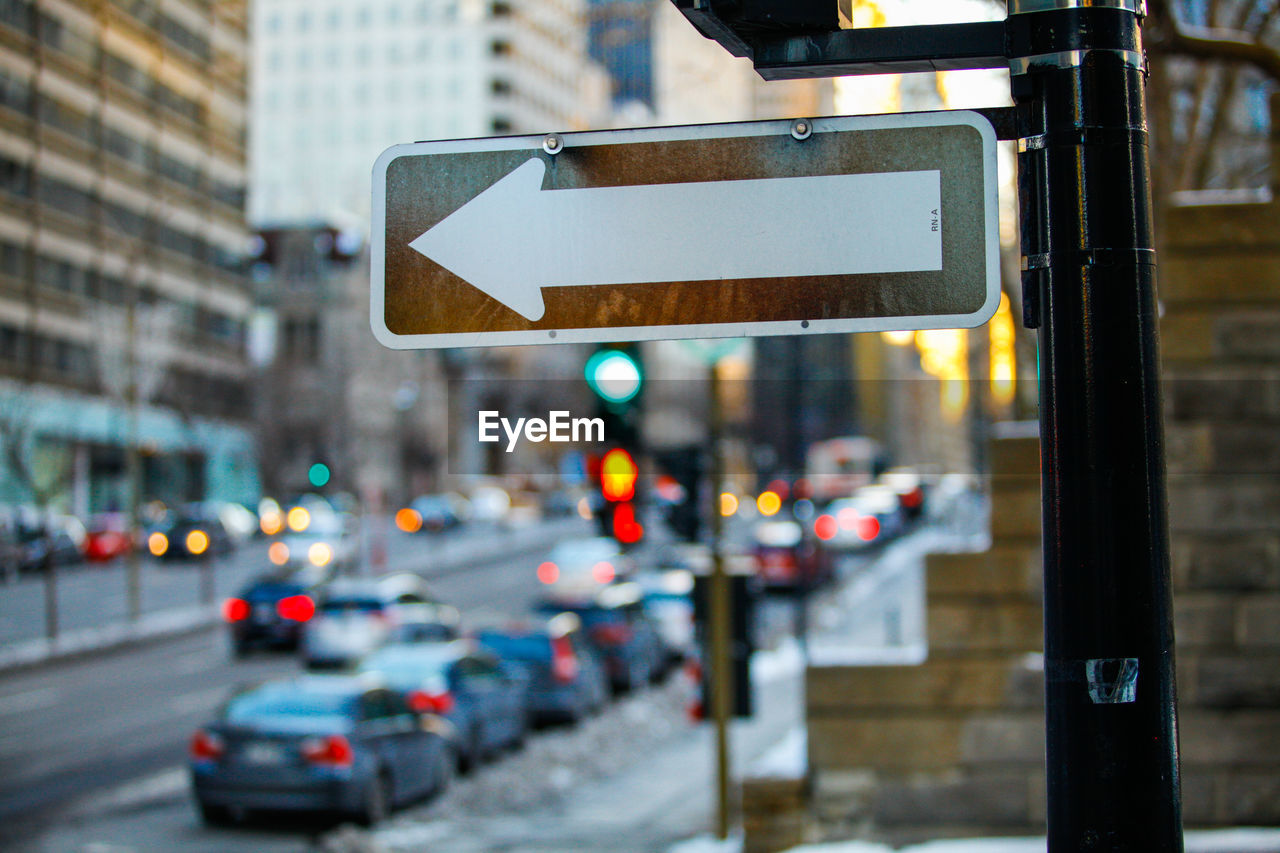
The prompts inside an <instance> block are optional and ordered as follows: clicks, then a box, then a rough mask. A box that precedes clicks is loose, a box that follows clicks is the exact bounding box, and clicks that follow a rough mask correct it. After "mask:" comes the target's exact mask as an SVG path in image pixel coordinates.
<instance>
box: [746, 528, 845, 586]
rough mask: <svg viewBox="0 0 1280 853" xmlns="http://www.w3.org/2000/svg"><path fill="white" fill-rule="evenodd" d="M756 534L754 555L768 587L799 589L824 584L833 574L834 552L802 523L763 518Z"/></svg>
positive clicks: (761, 580)
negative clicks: (806, 529)
mask: <svg viewBox="0 0 1280 853" xmlns="http://www.w3.org/2000/svg"><path fill="white" fill-rule="evenodd" d="M752 536H753V539H754V543H753V545H752V547H751V555H752V559H753V560H754V562H755V568H756V575H757V577H759V578H760V582H761V583H762V584H763V585H764V587H765V589H767V590H772V591H774V592H797V591H800V590H805V589H812V588H814V587H817V586H821V585H822V584H824V583H826V582H828V581H829V580H831V578H832V577H833V574H834V563H833V561H832V559H831V553H830V551H828V550H827V548H826V547H825V546H824V545H823V544H821V543H819V542H816V541H814V540H813V539H812V538H810V537H808V536H806V535H805V531H804V528H803V527H801V525H800V524H799V522H795V521H789V520H783V521H762V522H760V523H759V524H757V525H756V526H755V528H754V529H753V530H752Z"/></svg>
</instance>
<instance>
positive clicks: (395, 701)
mask: <svg viewBox="0 0 1280 853" xmlns="http://www.w3.org/2000/svg"><path fill="white" fill-rule="evenodd" d="M441 729H442V727H441V725H440V724H439V721H437V720H433V719H431V718H429V717H424V716H422V715H419V714H416V713H414V712H413V711H412V710H411V709H410V708H409V706H408V704H407V703H406V702H405V700H404V698H403V697H402V696H401V695H400V694H399V693H397V692H395V691H394V690H389V689H387V688H386V687H383V686H380V685H377V684H375V683H371V682H370V681H369V680H368V679H362V678H354V677H350V676H338V675H324V676H316V675H305V676H301V677H298V678H294V679H291V680H287V681H275V682H269V683H267V684H263V685H260V686H257V687H253V688H251V689H249V690H247V691H245V692H243V693H240V694H239V695H237V696H235V697H234V698H232V699H231V700H230V701H229V702H227V703H226V704H225V705H224V706H223V707H222V709H221V710H220V711H219V712H218V714H217V716H216V718H215V719H214V720H212V721H211V722H209V723H208V724H206V725H204V726H202V727H200V728H199V729H197V730H196V732H195V734H194V735H193V736H192V738H191V744H190V769H191V785H192V792H193V793H194V795H195V800H196V805H197V807H198V808H199V810H200V815H201V817H202V818H203V819H204V821H205V822H206V823H211V824H221V823H226V822H229V821H230V820H232V819H233V818H235V817H238V816H241V815H243V814H244V813H246V812H248V811H250V810H255V809H268V810H291V811H315V812H324V813H326V814H331V813H337V814H340V815H347V816H350V817H352V818H355V819H356V820H359V821H360V822H362V823H366V824H372V823H376V822H377V821H379V820H381V819H382V818H383V817H385V816H386V815H387V814H388V813H389V811H390V810H391V809H392V808H394V807H395V806H398V805H401V804H404V803H408V802H411V801H412V800H415V799H418V798H420V797H424V796H426V795H428V794H432V793H435V792H438V791H440V790H442V789H443V788H444V787H445V786H446V785H447V784H448V782H449V779H450V778H451V776H452V773H453V756H452V754H451V752H450V749H449V745H448V742H447V741H446V740H445V738H444V737H443V734H442V730H441Z"/></svg>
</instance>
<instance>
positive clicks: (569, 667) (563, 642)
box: [551, 637, 578, 684]
mask: <svg viewBox="0 0 1280 853" xmlns="http://www.w3.org/2000/svg"><path fill="white" fill-rule="evenodd" d="M551 677H552V678H554V679H555V680H556V681H558V682H559V683H561V684H569V683H570V682H572V681H573V680H574V679H576V678H577V677H578V658H577V656H576V655H574V653H573V645H572V644H571V643H570V642H569V638H568V637H553V638H552V639H551Z"/></svg>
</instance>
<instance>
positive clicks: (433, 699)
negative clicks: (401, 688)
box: [408, 690, 454, 714]
mask: <svg viewBox="0 0 1280 853" xmlns="http://www.w3.org/2000/svg"><path fill="white" fill-rule="evenodd" d="M408 699H409V707H410V708H412V709H413V710H415V711H417V712H418V713H419V714H447V713H449V712H450V711H452V710H453V704H454V702H453V694H452V693H450V692H449V691H447V690H445V691H442V692H440V693H428V692H427V691H425V690H415V691H413V692H412V693H410V694H409V696H408Z"/></svg>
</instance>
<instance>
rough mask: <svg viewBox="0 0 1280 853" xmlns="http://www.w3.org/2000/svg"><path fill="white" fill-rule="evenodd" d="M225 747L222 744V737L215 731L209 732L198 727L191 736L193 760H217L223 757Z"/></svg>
mask: <svg viewBox="0 0 1280 853" xmlns="http://www.w3.org/2000/svg"><path fill="white" fill-rule="evenodd" d="M224 751H225V747H223V745H222V738H220V737H218V736H217V735H215V734H214V733H213V732H207V731H205V730H204V729H196V733H195V734H193V735H192V736H191V747H190V753H191V760H192V761H217V760H218V759H219V758H221V757H222V753H223V752H224Z"/></svg>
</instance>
